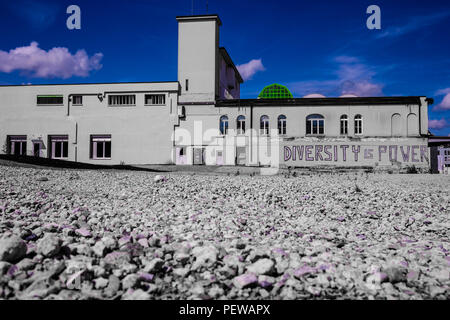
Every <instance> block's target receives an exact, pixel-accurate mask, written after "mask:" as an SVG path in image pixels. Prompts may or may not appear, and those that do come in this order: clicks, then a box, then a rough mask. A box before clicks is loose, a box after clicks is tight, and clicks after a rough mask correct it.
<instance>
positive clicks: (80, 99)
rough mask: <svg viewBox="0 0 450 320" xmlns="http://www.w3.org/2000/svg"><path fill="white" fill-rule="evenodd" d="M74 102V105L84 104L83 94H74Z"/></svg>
mask: <svg viewBox="0 0 450 320" xmlns="http://www.w3.org/2000/svg"><path fill="white" fill-rule="evenodd" d="M72 104H73V105H74V106H82V105H83V96H72Z"/></svg>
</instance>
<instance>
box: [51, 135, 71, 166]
mask: <svg viewBox="0 0 450 320" xmlns="http://www.w3.org/2000/svg"><path fill="white" fill-rule="evenodd" d="M48 140H49V147H50V152H49V155H48V156H49V158H50V159H55V160H67V159H68V158H69V136H68V135H50V136H49V137H48ZM57 143H61V145H60V147H59V148H60V150H59V151H60V153H61V156H59V157H57V156H56V155H55V152H56V150H57V149H58V148H57V146H56V144H57ZM64 143H66V145H67V149H66V151H67V154H66V156H64V151H65V150H64V149H65V148H64Z"/></svg>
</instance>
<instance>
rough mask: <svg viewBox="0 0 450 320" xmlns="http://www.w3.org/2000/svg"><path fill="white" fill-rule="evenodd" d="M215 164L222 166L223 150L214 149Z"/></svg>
mask: <svg viewBox="0 0 450 320" xmlns="http://www.w3.org/2000/svg"><path fill="white" fill-rule="evenodd" d="M216 165H218V166H223V151H216Z"/></svg>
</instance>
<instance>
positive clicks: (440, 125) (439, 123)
mask: <svg viewBox="0 0 450 320" xmlns="http://www.w3.org/2000/svg"><path fill="white" fill-rule="evenodd" d="M448 125H449V124H448V123H447V121H445V119H441V120H430V121H428V127H429V128H430V129H437V130H439V129H444V128H446V127H448Z"/></svg>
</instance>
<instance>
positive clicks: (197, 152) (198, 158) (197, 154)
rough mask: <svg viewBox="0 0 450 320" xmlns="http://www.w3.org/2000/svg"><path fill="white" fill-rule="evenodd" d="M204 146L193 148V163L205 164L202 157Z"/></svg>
mask: <svg viewBox="0 0 450 320" xmlns="http://www.w3.org/2000/svg"><path fill="white" fill-rule="evenodd" d="M204 152H205V149H204V148H194V164H197V165H202V164H205V161H204V160H205V159H204Z"/></svg>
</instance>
